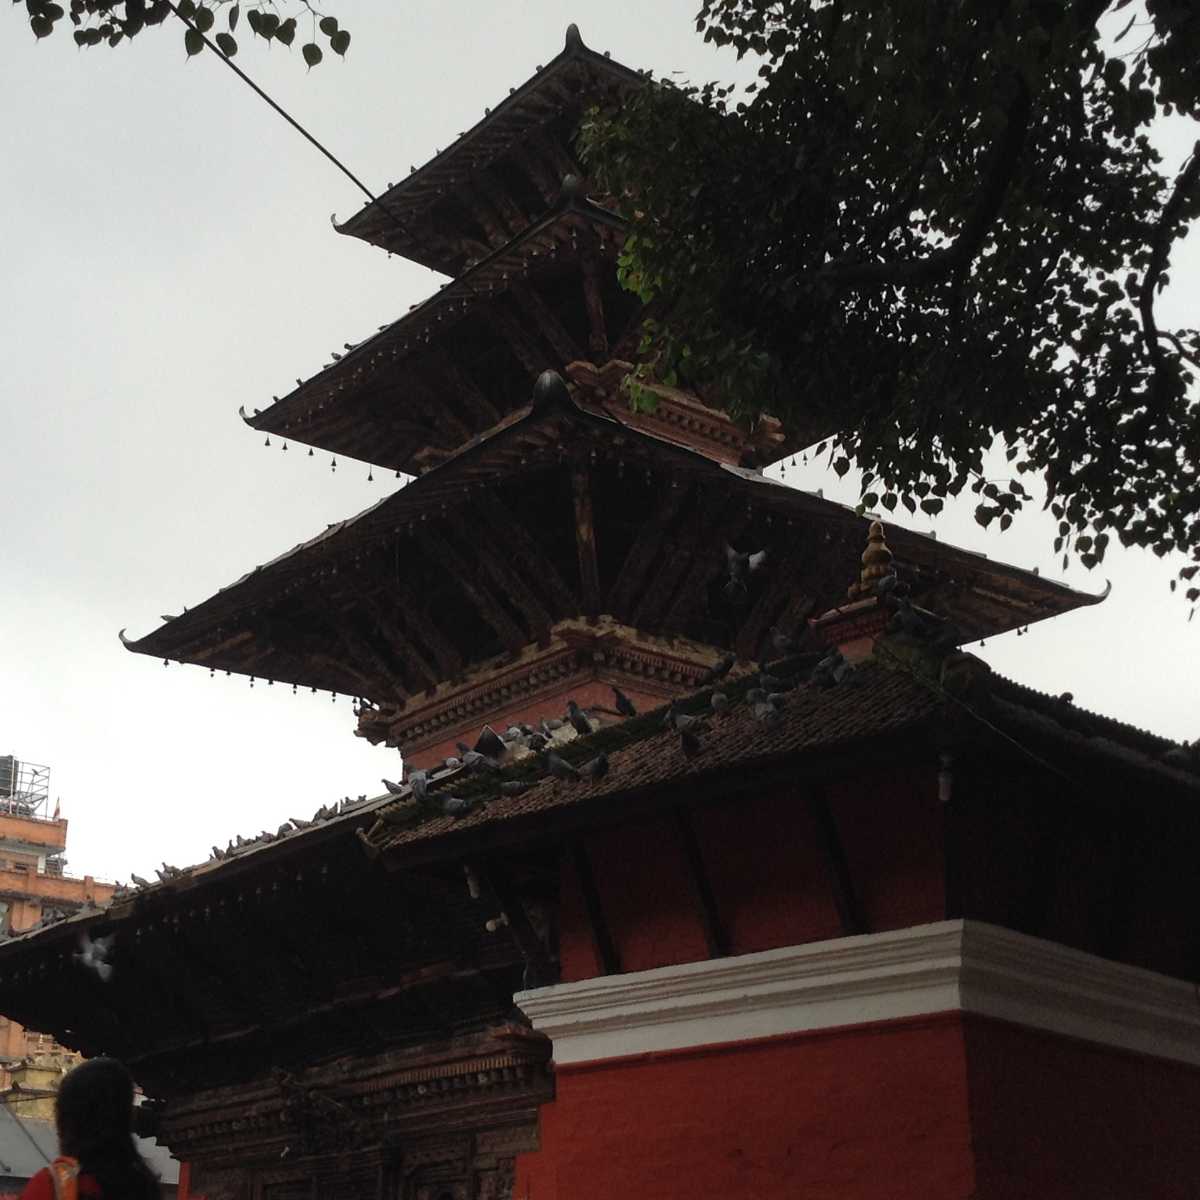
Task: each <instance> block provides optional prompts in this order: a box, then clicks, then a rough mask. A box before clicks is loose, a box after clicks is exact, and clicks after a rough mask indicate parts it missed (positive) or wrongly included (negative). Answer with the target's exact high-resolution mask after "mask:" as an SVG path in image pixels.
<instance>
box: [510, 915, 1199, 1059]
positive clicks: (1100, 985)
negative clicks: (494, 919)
mask: <svg viewBox="0 0 1200 1200" xmlns="http://www.w3.org/2000/svg"><path fill="white" fill-rule="evenodd" d="M516 1001H517V1003H518V1004H519V1005H520V1007H521V1009H522V1010H523V1011H524V1012H525V1014H526V1015H527V1016H528V1017H529V1019H530V1020H531V1021H532V1022H533V1025H534V1027H535V1028H536V1029H538V1030H540V1031H541V1032H542V1033H545V1034H546V1035H548V1036H549V1037H550V1038H551V1039H552V1041H553V1043H554V1059H555V1061H556V1062H557V1063H559V1064H566V1063H578V1062H587V1061H593V1060H599V1059H606V1058H615V1057H619V1056H622V1055H628V1054H644V1053H650V1052H655V1051H664V1050H681V1049H686V1048H691V1047H700V1046H706V1045H717V1044H721V1043H724V1042H737V1041H745V1040H747V1039H749V1038H760V1037H771V1036H776V1035H779V1034H789V1033H803V1032H808V1031H813V1030H819V1029H831V1028H836V1027H838V1026H846V1025H861V1024H865V1023H869V1022H875V1021H890V1020H899V1019H902V1018H906V1017H918V1016H925V1015H931V1014H934V1013H942V1012H968V1013H978V1014H981V1015H984V1016H989V1017H996V1018H999V1019H1002V1020H1005V1021H1011V1022H1013V1023H1015V1024H1018V1025H1025V1026H1029V1027H1032V1028H1035V1029H1043V1030H1048V1031H1051V1032H1054V1033H1059V1034H1065V1035H1067V1036H1070V1037H1078V1038H1084V1039H1087V1040H1089V1041H1093V1042H1099V1043H1101V1044H1103V1045H1107V1046H1115V1047H1119V1048H1121V1049H1124V1050H1131V1051H1135V1052H1138V1053H1142V1054H1151V1055H1157V1056H1160V1057H1163V1058H1170V1059H1176V1060H1179V1061H1182V1062H1188V1063H1193V1064H1195V1065H1200V995H1198V994H1197V989H1196V987H1195V985H1193V984H1192V983H1189V982H1186V981H1184V980H1179V979H1172V978H1170V977H1168V976H1165V975H1159V974H1156V973H1155V972H1153V971H1144V970H1141V969H1139V968H1137V967H1130V966H1125V965H1124V964H1121V963H1114V962H1109V961H1108V960H1106V959H1102V958H1097V957H1096V956H1095V955H1091V954H1084V953H1082V952H1081V951H1078V950H1070V949H1068V948H1066V947H1064V946H1059V945H1056V944H1055V943H1053V942H1046V941H1042V940H1040V939H1039V938H1032V937H1027V936H1026V935H1024V934H1020V933H1014V932H1012V931H1011V930H1007V929H1000V928H997V927H996V926H992V925H985V924H981V923H980V922H977V921H941V922H938V923H937V924H933V925H919V926H915V927H913V928H911V929H901V930H894V931H890V932H888V933H878V934H869V935H866V936H863V937H847V938H836V939H833V940H831V941H826V942H816V943H810V944H808V945H804V946H790V947H787V948H784V949H781V950H766V951H763V952H761V953H758V954H745V955H739V956H737V957H733V958H721V959H713V960H710V961H707V962H696V963H685V964H684V965H682V966H675V967H659V968H656V969H655V970H652V971H638V972H634V973H631V974H628V975H609V976H602V977H600V978H597V979H587V980H582V981H580V982H578V983H565V984H556V985H554V986H552V987H546V988H537V989H535V990H532V991H527V992H522V993H520V994H518V996H517V997H516Z"/></svg>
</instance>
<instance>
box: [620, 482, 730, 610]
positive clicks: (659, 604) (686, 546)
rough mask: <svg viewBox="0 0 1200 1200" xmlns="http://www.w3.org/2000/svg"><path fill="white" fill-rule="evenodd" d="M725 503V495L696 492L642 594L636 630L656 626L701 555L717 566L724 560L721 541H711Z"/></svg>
mask: <svg viewBox="0 0 1200 1200" xmlns="http://www.w3.org/2000/svg"><path fill="white" fill-rule="evenodd" d="M726 503H727V498H726V497H725V496H723V495H721V494H720V493H709V492H704V491H700V490H698V491H697V494H696V504H695V506H694V507H693V509H692V513H691V515H690V516H689V517H688V518H687V520H685V521H684V523H683V525H682V527H681V528H680V529H679V531H678V532H677V534H676V535H675V536H674V537H673V538H672V539H671V540H670V542H669V544H668V545H667V546H666V548H665V552H664V554H663V555H662V556H661V557H660V558H659V560H658V562H657V564H656V565H655V569H654V571H653V572H652V574H651V577H650V586H649V587H647V588H646V590H645V592H644V593H643V594H642V598H641V600H640V601H639V602H638V605H637V608H636V609H635V610H634V614H633V620H632V621H631V622H630V624H632V625H633V626H635V627H636V628H638V629H652V628H657V627H658V625H659V624H660V621H661V617H662V615H663V614H664V613H665V611H666V609H667V606H668V604H669V603H670V601H671V598H672V597H673V596H674V595H675V594H676V592H677V590H678V588H679V587H680V584H681V582H682V580H683V578H684V576H685V575H686V573H687V571H688V569H689V567H691V566H692V565H693V564H694V563H695V562H696V560H697V559H698V558H701V557H704V556H707V557H708V558H711V559H712V560H713V561H714V562H715V563H717V564H718V565H719V564H720V562H721V561H722V560H723V559H724V551H723V550H722V548H721V543H720V542H719V541H714V540H713V536H712V534H713V529H714V528H715V527H716V525H717V523H718V521H719V519H720V516H721V511H722V509H723V508H724V506H725V504H726Z"/></svg>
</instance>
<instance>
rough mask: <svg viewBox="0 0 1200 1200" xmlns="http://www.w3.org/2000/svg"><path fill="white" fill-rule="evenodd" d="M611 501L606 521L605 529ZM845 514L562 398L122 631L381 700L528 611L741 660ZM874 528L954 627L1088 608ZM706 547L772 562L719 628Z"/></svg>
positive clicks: (163, 646)
mask: <svg viewBox="0 0 1200 1200" xmlns="http://www.w3.org/2000/svg"><path fill="white" fill-rule="evenodd" d="M580 472H582V473H583V477H584V478H587V477H590V479H591V482H590V483H585V484H584V485H583V486H585V487H586V488H593V487H594V488H599V489H600V495H601V499H602V502H601V503H600V504H599V505H596V506H594V508H593V511H595V512H596V514H597V519H598V520H599V521H600V522H601V528H600V532H599V535H598V537H597V546H598V552H599V556H600V557H599V559H598V563H599V568H598V570H599V574H598V575H597V576H596V577H595V578H594V579H589V576H588V575H587V573H586V572H584V571H583V568H584V565H585V562H586V559H585V558H584V557H583V556H582V551H581V546H582V543H581V542H580V540H579V539H580V538H581V537H582V536H583V532H581V530H582V526H581V525H580V524H579V511H578V501H576V502H575V505H576V507H575V509H574V511H573V510H572V500H571V487H572V486H574V487H576V488H578V487H579V486H580V484H579V483H578V482H576V483H575V484H574V485H572V484H571V478H572V475H573V474H574V475H575V477H576V479H577V481H578V479H579V478H580V477H581V476H580ZM519 504H523V505H524V506H525V507H524V509H523V511H522V512H521V513H520V514H517V513H516V511H515V509H516V507H517V506H518V505H519ZM622 506H624V508H625V509H627V510H628V512H627V516H626V517H625V518H622V519H623V520H624V521H625V524H624V525H619V526H614V525H612V524H607V525H606V524H605V522H612V521H614V520H617V519H618V517H617V516H614V512H615V510H617V509H620V508H621V507H622ZM500 514H503V515H500ZM862 524H863V519H862V517H861V516H859V515H858V514H857V513H855V512H854V511H853V510H851V509H849V508H847V507H845V506H843V505H839V504H835V503H833V502H831V501H828V500H825V499H823V498H821V497H818V496H813V495H810V494H808V493H805V492H801V491H798V490H796V489H793V488H789V487H787V486H785V485H782V484H779V483H775V482H773V481H771V480H768V479H767V478H765V477H764V476H763V475H761V474H758V473H756V472H753V471H747V470H743V469H739V468H734V467H729V466H722V465H720V464H718V463H715V462H714V461H712V460H711V459H710V458H708V457H706V456H705V455H703V454H700V453H697V452H695V451H692V450H689V449H687V448H685V447H682V446H679V445H678V444H675V443H672V442H669V441H667V440H664V439H663V438H660V437H657V436H655V435H653V434H650V433H647V432H645V431H639V430H635V429H631V428H629V427H627V426H625V425H624V424H623V423H622V422H620V421H619V420H617V419H615V418H613V417H611V416H609V415H606V414H603V413H597V412H592V411H588V410H585V409H583V408H581V407H579V406H578V405H576V404H575V403H573V402H572V403H570V404H569V405H567V406H566V407H563V408H555V409H553V410H550V411H534V410H532V409H530V408H529V407H528V406H526V407H524V408H522V409H518V410H516V411H514V412H512V413H510V414H509V415H508V416H507V417H505V418H503V419H502V420H501V421H500V422H499V423H497V425H495V426H494V427H493V428H492V429H491V430H489V431H487V432H486V433H483V434H480V435H478V436H476V437H474V438H472V439H470V440H469V441H467V442H466V443H465V444H463V445H462V446H461V447H459V448H458V449H456V450H455V451H453V452H451V453H450V454H448V456H447V457H446V459H445V460H444V461H443V462H442V463H441V465H439V466H436V467H434V468H432V469H431V470H429V471H428V472H427V473H426V474H425V475H423V476H422V477H420V478H419V479H417V480H415V481H414V482H412V483H411V484H409V485H408V486H407V487H405V488H402V489H401V490H400V491H398V492H396V493H395V494H393V495H392V496H390V497H388V498H387V499H385V500H382V501H380V502H379V503H378V504H376V505H374V506H373V507H372V508H369V509H367V510H366V511H365V512H363V513H360V514H359V515H358V516H357V517H354V518H351V519H350V520H347V521H343V522H340V523H338V524H336V525H333V526H330V527H329V528H328V529H327V530H326V531H325V532H324V533H322V534H320V535H318V536H317V537H315V538H313V539H312V540H311V541H308V542H305V543H303V544H301V545H300V546H297V547H295V548H294V549H293V550H291V551H289V552H287V553H286V554H284V555H281V556H280V557H279V558H277V559H275V560H274V561H272V562H270V563H267V564H265V565H264V566H261V567H258V568H256V569H255V570H254V571H251V572H250V573H249V574H248V575H246V576H244V577H243V578H242V579H240V580H239V581H238V582H237V583H235V584H233V585H232V586H230V587H228V588H225V589H223V590H222V591H220V592H218V593H217V594H216V595H214V596H212V597H210V598H209V599H207V600H205V601H204V602H203V603H202V604H200V605H199V606H197V607H196V608H193V609H191V610H189V611H187V612H185V613H184V614H182V615H181V616H180V617H177V618H175V619H173V620H171V621H170V622H168V623H167V624H165V625H163V626H161V627H160V628H158V629H156V630H154V631H153V632H152V633H150V634H148V635H146V636H145V637H143V638H140V639H138V640H136V641H129V640H127V641H126V644H127V646H128V647H129V648H130V649H131V650H134V651H136V652H138V653H143V654H148V655H151V656H154V657H157V658H163V659H173V660H177V661H182V662H191V663H196V664H199V665H202V666H207V667H209V668H210V669H213V670H225V671H231V672H237V673H240V674H245V675H252V676H258V677H259V678H265V679H268V680H274V681H277V682H284V683H294V684H298V685H302V686H308V687H313V688H318V689H321V690H329V691H339V692H343V693H346V694H349V695H356V696H363V697H366V698H369V699H371V700H373V701H377V702H380V703H385V704H387V705H390V706H394V707H399V708H403V707H404V706H405V705H406V704H407V703H408V701H409V700H410V699H411V698H412V697H413V696H415V695H416V694H417V693H421V692H429V691H432V690H433V689H435V688H436V687H437V686H438V684H440V683H442V682H444V681H445V680H448V679H460V678H463V677H464V675H469V673H470V671H471V670H473V669H474V668H475V667H477V666H478V665H480V664H482V663H484V662H485V661H488V660H491V659H493V658H494V657H495V656H496V655H498V654H500V655H503V654H510V655H515V654H517V653H519V652H520V651H521V650H522V649H523V648H524V647H525V646H527V645H530V644H533V643H536V642H539V641H540V640H542V639H543V638H544V636H545V631H546V628H547V621H550V622H554V621H560V620H563V619H565V618H570V617H578V616H584V617H586V616H587V615H588V614H589V612H591V613H593V615H595V614H597V613H611V614H612V615H613V616H614V617H615V618H616V619H617V620H618V621H621V622H623V623H625V624H627V625H630V626H632V627H634V628H637V629H640V630H643V631H644V632H646V633H648V634H651V635H656V636H664V635H665V636H671V635H682V636H685V637H690V638H692V639H693V640H695V641H698V642H701V643H704V644H708V645H712V646H714V647H716V646H728V645H731V644H732V645H733V646H734V648H735V649H737V651H738V653H739V654H741V655H743V656H744V657H747V658H751V657H755V656H756V655H757V653H758V651H759V647H760V644H761V641H762V638H763V637H764V636H765V635H766V634H767V632H768V631H769V630H770V628H771V627H772V625H775V624H783V625H784V626H786V627H789V628H792V629H801V628H802V625H803V621H804V619H805V618H806V617H807V616H809V615H812V614H813V613H814V612H820V611H824V609H825V608H828V607H829V606H831V605H833V604H836V603H839V602H840V599H841V596H842V595H843V582H844V581H848V580H850V579H853V578H854V575H855V574H856V570H857V559H858V554H859V552H860V548H861V545H862V536H863V535H862ZM888 539H889V543H890V545H891V547H892V549H893V551H894V553H895V554H896V556H897V559H898V561H899V562H900V563H901V564H903V565H905V566H906V567H907V568H908V569H909V571H910V573H911V574H912V575H913V578H914V583H915V585H916V589H917V590H916V594H917V595H918V596H919V597H920V598H921V602H922V603H923V604H925V605H926V606H927V607H931V608H933V609H934V610H935V611H938V612H941V613H943V614H945V615H947V616H950V617H951V618H952V619H954V620H955V621H957V622H958V623H959V625H960V626H961V628H962V631H963V635H964V638H965V640H973V639H974V638H977V637H981V636H986V635H992V634H996V633H999V632H1003V631H1004V630H1007V629H1012V628H1016V627H1018V626H1021V625H1025V624H1027V623H1029V622H1031V621H1035V620H1039V619H1041V618H1043V617H1048V616H1054V615H1056V614H1058V613H1061V612H1066V611H1068V610H1070V609H1072V608H1075V607H1078V606H1079V605H1082V604H1088V603H1094V602H1095V601H1096V600H1097V599H1098V598H1097V597H1090V596H1086V595H1084V594H1082V593H1079V592H1076V591H1073V590H1072V589H1070V588H1068V587H1066V586H1064V585H1061V584H1057V583H1054V582H1052V581H1050V580H1047V579H1043V578H1041V577H1039V576H1037V575H1034V574H1033V573H1031V572H1027V571H1023V570H1021V569H1019V568H1016V567H1010V566H1007V565H1005V564H1002V563H996V562H993V561H992V560H990V559H987V558H985V557H983V556H981V555H977V554H972V553H970V552H968V551H964V550H959V549H956V548H954V547H951V546H948V545H946V544H945V543H942V542H938V541H935V540H934V539H933V538H930V537H926V536H923V535H921V534H918V533H915V532H913V531H909V530H905V529H903V528H902V527H899V526H889V532H888ZM723 540H728V541H730V542H732V543H734V544H738V545H743V546H748V547H751V548H760V547H764V546H765V547H766V548H768V549H769V551H770V554H771V562H772V566H771V570H770V571H766V572H763V577H762V580H761V583H756V590H755V592H754V594H753V596H752V597H751V598H750V602H749V603H748V605H747V608H746V609H745V611H743V612H741V613H739V614H738V615H737V619H736V621H735V622H734V624H733V625H732V626H731V625H730V623H729V618H728V616H727V615H722V614H714V613H713V612H712V611H711V610H712V603H711V601H712V596H713V591H712V589H714V588H716V587H718V586H719V583H720V576H721V570H722V567H721V563H722V560H723V554H722V550H721V545H722V541H723ZM518 547H520V548H521V550H522V554H523V555H524V559H525V561H520V560H521V555H518V554H516V550H517V548H518ZM493 550H494V552H493ZM614 554H616V555H618V556H619V557H618V558H617V559H614V558H613V557H612V556H613V555H614ZM531 556H532V558H531ZM484 560H486V561H484ZM519 561H520V565H518V562H519ZM581 572H583V573H582V574H581ZM506 573H507V574H506ZM506 580H507V586H506ZM589 589H590V590H591V591H592V592H594V595H591V596H589Z"/></svg>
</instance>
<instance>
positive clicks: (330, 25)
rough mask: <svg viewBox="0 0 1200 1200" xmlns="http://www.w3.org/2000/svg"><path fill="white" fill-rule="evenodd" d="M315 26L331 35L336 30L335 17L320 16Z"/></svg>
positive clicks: (325, 33)
mask: <svg viewBox="0 0 1200 1200" xmlns="http://www.w3.org/2000/svg"><path fill="white" fill-rule="evenodd" d="M317 28H318V29H319V30H320V31H321V32H322V33H323V34H324V35H325V36H326V37H333V35H334V34H335V33H337V31H338V23H337V17H322V18H321V19H320V21H318V22H317Z"/></svg>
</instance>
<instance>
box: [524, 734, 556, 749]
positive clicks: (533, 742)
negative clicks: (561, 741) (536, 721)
mask: <svg viewBox="0 0 1200 1200" xmlns="http://www.w3.org/2000/svg"><path fill="white" fill-rule="evenodd" d="M525 744H526V745H527V746H528V747H529V749H530V750H532V751H533V752H534V754H540V753H541V752H542V751H543V750H545V748H546V747H547V746H548V745H550V739H549V738H548V737H545V736H544V735H543V734H540V733H531V734H530V735H529V740H528V741H527V742H526V743H525Z"/></svg>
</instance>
